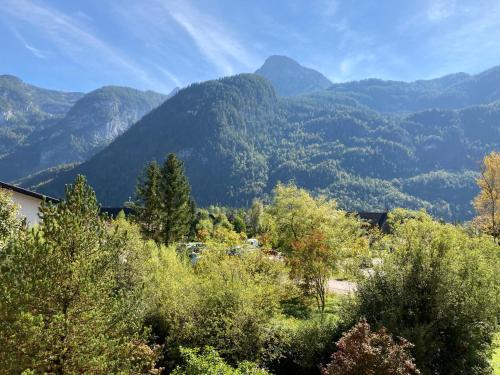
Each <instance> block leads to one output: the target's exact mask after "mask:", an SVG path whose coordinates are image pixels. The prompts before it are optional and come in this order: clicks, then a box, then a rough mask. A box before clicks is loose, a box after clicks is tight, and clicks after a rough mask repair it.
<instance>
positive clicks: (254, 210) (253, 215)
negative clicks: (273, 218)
mask: <svg viewBox="0 0 500 375" xmlns="http://www.w3.org/2000/svg"><path fill="white" fill-rule="evenodd" d="M263 215H264V205H263V204H262V202H261V201H260V200H259V199H254V200H253V202H252V206H251V207H250V208H249V210H248V214H247V220H248V224H247V228H248V235H249V236H251V237H254V236H257V235H259V234H260V233H261V230H262V217H263Z"/></svg>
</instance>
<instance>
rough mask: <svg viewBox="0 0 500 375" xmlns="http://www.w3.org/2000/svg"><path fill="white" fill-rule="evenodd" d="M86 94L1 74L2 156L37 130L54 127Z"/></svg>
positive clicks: (0, 119) (0, 118)
mask: <svg viewBox="0 0 500 375" xmlns="http://www.w3.org/2000/svg"><path fill="white" fill-rule="evenodd" d="M83 95H84V94H83V93H79V92H63V91H55V90H46V89H42V88H39V87H36V86H33V85H29V84H27V83H25V82H23V81H21V80H20V79H19V78H17V77H15V76H11V75H0V156H1V155H2V154H5V153H7V152H9V151H12V150H13V149H14V148H15V147H17V146H18V145H19V144H22V143H23V142H25V141H26V139H27V137H28V136H29V135H30V134H31V133H33V132H34V131H35V130H42V129H44V128H47V127H50V126H51V125H53V123H54V122H55V121H57V120H58V119H60V118H62V117H63V116H64V115H65V114H66V113H67V112H68V111H69V110H70V108H71V107H72V106H73V105H74V104H75V103H76V102H77V101H78V99H80V98H81V97H82V96H83Z"/></svg>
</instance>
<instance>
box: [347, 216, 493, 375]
mask: <svg viewBox="0 0 500 375" xmlns="http://www.w3.org/2000/svg"><path fill="white" fill-rule="evenodd" d="M391 219H392V218H391ZM398 220H399V223H394V220H392V221H393V223H392V228H393V231H394V232H393V234H392V235H390V236H389V237H388V238H387V239H386V241H387V242H386V245H387V248H388V249H390V251H388V252H387V255H386V256H385V257H384V259H383V262H382V264H381V265H380V266H379V267H377V268H375V272H374V274H373V275H372V276H371V277H368V278H366V279H365V280H364V281H362V282H361V284H360V285H359V290H358V297H357V303H356V305H355V306H350V309H351V313H350V315H351V317H352V318H351V319H352V320H351V321H354V320H357V319H359V317H361V316H364V317H366V318H367V320H368V322H370V324H372V325H374V326H375V327H380V326H385V327H387V328H388V329H389V331H390V332H392V333H393V334H395V335H398V336H402V337H405V338H407V339H408V340H410V341H411V342H412V343H413V344H414V345H415V347H414V348H413V350H412V354H413V356H414V357H415V360H416V364H417V366H418V368H419V369H420V370H421V371H422V373H423V374H436V373H439V374H458V373H475V374H479V373H489V371H490V368H489V365H488V354H489V347H490V345H491V342H492V338H493V334H494V331H495V329H496V322H497V319H498V316H499V312H500V306H499V298H498V296H499V289H500V283H499V275H500V267H499V265H500V263H499V260H500V257H499V255H500V252H499V251H498V247H497V246H496V245H495V244H494V243H493V241H491V237H478V236H471V235H468V234H467V233H466V231H465V230H463V229H461V228H460V227H456V226H453V225H449V224H442V223H438V222H435V221H433V220H432V219H431V218H430V217H429V216H428V215H425V214H422V213H418V214H414V215H411V214H408V215H401V212H399V213H398Z"/></svg>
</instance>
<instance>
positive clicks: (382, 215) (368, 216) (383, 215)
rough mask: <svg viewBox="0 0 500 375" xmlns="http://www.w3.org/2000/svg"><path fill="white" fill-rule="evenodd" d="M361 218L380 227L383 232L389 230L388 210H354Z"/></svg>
mask: <svg viewBox="0 0 500 375" xmlns="http://www.w3.org/2000/svg"><path fill="white" fill-rule="evenodd" d="M353 214H355V215H356V216H358V217H359V218H360V219H362V220H364V221H366V222H367V223H368V224H370V225H371V226H373V227H378V228H379V229H380V230H382V231H383V232H387V230H388V225H387V212H353Z"/></svg>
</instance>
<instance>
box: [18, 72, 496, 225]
mask: <svg viewBox="0 0 500 375" xmlns="http://www.w3.org/2000/svg"><path fill="white" fill-rule="evenodd" d="M470 79H472V77H465V76H463V75H458V76H456V77H453V76H450V77H447V78H446V79H444V78H443V79H440V81H437V82H433V83H431V82H425V83H422V84H423V85H427V86H430V85H434V86H437V87H448V85H451V86H449V87H455V86H456V85H461V84H462V83H460V82H466V81H469V80H470ZM470 84H471V83H470V81H469V83H467V85H470ZM469 87H470V86H469ZM439 90H441V88H440V89H439ZM467 95H470V93H468V94H467ZM481 96H482V97H484V94H483V93H482V94H481ZM491 97H494V95H493V96H491ZM394 100H395V99H394ZM499 124H500V102H493V103H489V104H484V105H475V106H470V107H466V108H462V109H459V110H454V109H425V110H422V111H417V112H413V113H409V114H398V115H397V116H394V115H387V114H382V113H379V112H377V111H375V110H372V109H370V108H368V107H367V106H366V105H362V104H360V103H359V102H358V101H357V100H355V99H353V98H352V97H350V96H349V95H345V94H343V93H339V92H335V91H332V90H324V91H321V92H314V93H311V94H308V95H302V96H295V97H287V98H283V97H281V98H280V97H278V96H276V94H275V90H274V88H273V86H272V85H271V83H270V82H269V81H268V80H266V79H263V78H261V77H260V76H259V75H253V74H242V75H237V76H233V77H227V78H223V79H220V80H215V81H208V82H203V83H199V84H194V85H191V86H189V87H187V88H185V89H183V90H180V91H179V92H178V94H177V95H175V96H174V97H173V98H171V99H170V100H168V101H166V102H165V103H163V104H162V105H161V106H159V107H158V108H157V109H155V110H153V111H151V112H150V113H149V114H147V115H146V116H144V117H143V118H142V119H141V120H140V121H139V122H138V123H137V124H135V125H134V126H132V127H131V128H130V129H129V130H127V131H126V132H124V133H123V134H122V135H121V136H119V137H118V138H116V140H115V141H113V142H112V143H111V144H110V145H109V146H108V147H106V148H104V149H103V150H102V151H100V152H99V153H97V154H96V155H95V156H94V157H92V158H91V159H90V160H88V161H87V162H84V163H82V164H80V165H78V166H76V167H75V168H73V169H71V170H68V171H59V172H58V173H57V175H54V176H53V177H50V178H48V177H47V178H46V179H47V180H48V181H49V182H48V183H46V184H43V183H42V184H40V183H38V185H41V186H39V190H40V191H41V192H43V193H46V194H51V195H60V194H61V193H62V191H63V187H64V184H66V183H69V182H71V181H72V180H73V179H74V177H75V176H76V174H85V175H86V176H87V177H88V180H89V182H90V183H91V184H92V185H93V186H94V188H95V189H96V192H97V195H98V197H99V199H100V200H101V202H103V203H104V204H106V205H121V204H123V202H124V201H126V200H128V199H129V197H131V196H133V194H134V188H135V183H136V179H137V176H138V175H139V174H140V173H141V171H142V169H143V167H144V165H145V164H146V163H147V162H149V161H150V160H153V159H156V160H158V161H161V160H162V159H163V158H164V157H165V155H166V154H167V153H169V152H175V153H176V154H177V155H178V156H179V157H180V158H181V159H182V160H184V162H185V165H186V172H187V175H188V177H189V179H190V182H191V184H192V187H193V195H194V197H195V199H196V201H197V203H198V204H199V205H201V206H205V205H208V204H213V203H219V204H225V205H230V206H237V205H246V204H249V203H250V202H251V200H252V198H253V197H255V196H266V195H267V194H269V193H270V192H271V190H272V188H273V187H274V186H275V184H276V183H277V182H278V181H282V182H287V181H290V180H294V181H295V182H296V183H297V184H298V185H299V186H303V187H305V188H308V189H310V190H312V191H315V192H317V193H322V194H326V195H328V196H330V197H333V198H335V199H337V201H338V202H339V205H340V206H341V207H343V208H345V209H350V210H383V209H387V208H392V207H396V206H403V207H408V208H426V209H428V210H429V211H430V212H432V213H434V214H435V215H437V216H439V217H443V218H446V219H449V220H463V219H465V218H469V217H471V215H472V206H471V204H470V201H471V199H472V198H473V196H474V195H475V194H476V193H477V188H476V186H475V183H474V179H475V177H476V171H477V169H478V163H479V161H480V160H481V159H482V157H483V156H484V155H485V154H486V153H488V152H490V151H492V150H498V149H500V126H499ZM44 178H45V177H44ZM25 186H27V185H25Z"/></svg>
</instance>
